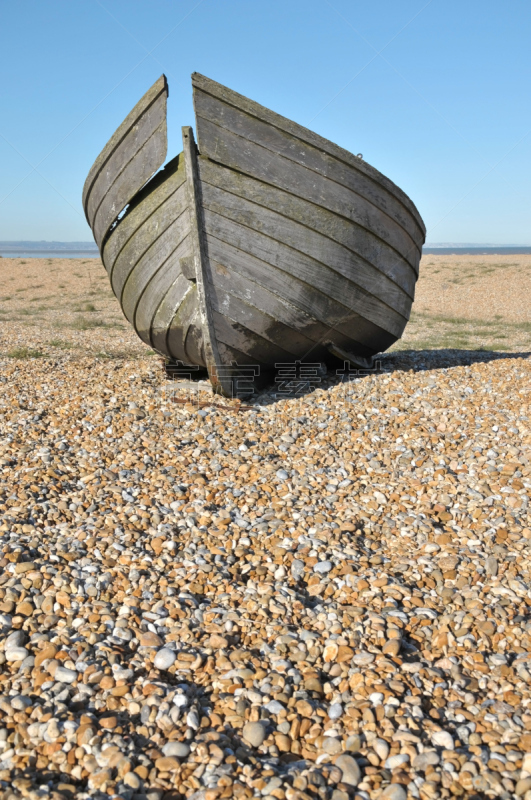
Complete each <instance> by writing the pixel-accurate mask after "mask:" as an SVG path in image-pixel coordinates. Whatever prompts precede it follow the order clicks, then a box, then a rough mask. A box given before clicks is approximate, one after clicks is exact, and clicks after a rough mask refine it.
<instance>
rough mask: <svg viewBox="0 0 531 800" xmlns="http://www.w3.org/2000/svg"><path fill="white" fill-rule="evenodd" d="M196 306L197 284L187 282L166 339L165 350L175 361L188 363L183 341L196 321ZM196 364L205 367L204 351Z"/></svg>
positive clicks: (197, 302)
mask: <svg viewBox="0 0 531 800" xmlns="http://www.w3.org/2000/svg"><path fill="white" fill-rule="evenodd" d="M198 304H199V298H198V292H197V284H195V283H190V282H188V289H187V291H186V294H185V295H184V297H183V300H182V302H181V304H180V306H179V308H178V309H177V312H176V313H175V315H174V317H173V319H172V321H171V324H170V327H169V328H168V332H167V337H166V348H167V350H168V352H169V354H170V357H171V358H174V359H175V360H176V361H184V362H185V363H190V362H189V360H188V358H189V357H188V353H187V352H186V347H185V341H186V336H187V333H188V328H189V327H190V325H191V324H192V323H193V322H195V321H196V320H197V316H198ZM198 363H199V365H200V366H203V367H204V366H206V360H205V354H204V351H203V359H202V360H201V361H199V362H198Z"/></svg>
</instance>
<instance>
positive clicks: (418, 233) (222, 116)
mask: <svg viewBox="0 0 531 800" xmlns="http://www.w3.org/2000/svg"><path fill="white" fill-rule="evenodd" d="M194 105H195V112H196V115H197V139H198V143H199V149H200V152H201V153H202V154H203V155H207V156H208V157H209V158H212V159H214V160H215V161H219V160H220V159H219V158H218V157H217V156H218V151H217V144H218V143H217V142H216V141H214V140H213V139H212V137H210V136H209V135H208V130H207V131H206V135H205V136H203V120H204V119H205V120H208V122H211V123H214V124H215V125H217V126H219V127H221V128H226V129H227V130H229V131H231V132H232V133H234V134H236V135H237V136H239V137H241V139H242V140H243V141H242V146H243V147H245V140H249V141H252V142H255V143H256V144H259V145H261V146H262V147H265V148H267V150H268V151H270V153H271V154H272V156H271V157H274V155H273V154H280V155H281V156H283V157H285V158H287V159H289V160H290V161H294V162H295V163H297V164H301V165H302V166H305V167H307V168H308V169H310V170H313V171H314V172H318V173H319V174H320V175H323V176H324V177H326V178H329V179H330V180H331V181H334V182H335V183H339V184H341V185H343V186H346V187H347V188H348V189H351V190H352V191H353V192H355V193H356V194H358V195H360V197H362V198H364V199H365V200H367V201H369V202H370V203H372V204H373V205H374V206H376V208H379V209H380V210H382V211H385V213H386V214H387V215H388V216H389V217H390V218H391V219H392V220H393V221H394V222H396V223H398V224H399V225H401V227H402V228H404V230H405V231H407V232H408V233H409V235H410V236H411V238H412V239H413V240H414V241H415V242H417V244H418V245H419V246H422V243H423V241H424V235H425V231H424V229H423V228H421V227H420V222H419V219H418V215H413V214H411V212H410V211H409V209H407V208H406V207H405V206H404V204H403V203H402V202H401V201H399V200H398V199H397V198H396V196H395V195H394V194H392V193H391V192H389V191H388V190H387V188H386V187H385V186H383V185H382V184H381V182H379V181H375V180H374V179H373V178H370V177H369V176H367V175H365V174H364V173H363V172H360V171H359V169H358V168H357V165H356V166H352V165H350V164H345V162H344V161H342V160H339V159H338V158H337V157H335V156H332V155H330V154H329V153H328V152H326V151H325V150H321V149H318V148H316V147H315V146H314V145H310V144H308V143H306V142H304V141H303V140H301V139H299V138H298V137H294V136H293V135H292V134H289V133H286V132H285V131H283V130H281V129H279V128H276V127H275V126H273V125H270V124H269V123H267V122H265V121H264V120H261V119H258V118H256V117H254V116H251V115H250V114H247V113H245V112H244V111H242V110H241V109H239V108H234V106H231V105H228V104H227V103H226V102H224V101H223V100H221V99H219V98H217V97H212V95H209V94H206V93H205V92H202V91H198V90H196V91H195V92H194ZM357 160H358V161H359V159H357Z"/></svg>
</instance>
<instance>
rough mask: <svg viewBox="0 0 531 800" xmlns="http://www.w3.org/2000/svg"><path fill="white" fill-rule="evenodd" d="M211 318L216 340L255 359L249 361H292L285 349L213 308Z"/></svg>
mask: <svg viewBox="0 0 531 800" xmlns="http://www.w3.org/2000/svg"><path fill="white" fill-rule="evenodd" d="M212 319H213V321H214V328H215V331H216V336H217V338H218V340H219V341H220V342H224V343H225V344H226V345H228V346H229V347H234V348H236V350H240V351H241V352H242V353H246V354H247V355H248V356H249V357H250V358H251V359H255V360H256V361H251V363H263V364H271V365H273V364H275V363H277V362H281V363H286V362H290V361H293V355H292V354H291V353H289V352H288V351H287V350H285V349H284V348H282V347H279V346H278V345H277V344H274V343H273V342H270V341H269V340H268V339H264V338H263V337H262V336H260V334H258V333H255V332H254V331H251V330H249V328H247V327H245V326H244V325H241V324H240V323H239V322H236V321H235V320H232V319H230V318H229V317H228V316H226V315H225V314H220V313H219V312H217V311H214V310H213V311H212Z"/></svg>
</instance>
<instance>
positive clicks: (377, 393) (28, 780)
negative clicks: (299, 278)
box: [0, 270, 531, 800]
mask: <svg viewBox="0 0 531 800" xmlns="http://www.w3.org/2000/svg"><path fill="white" fill-rule="evenodd" d="M44 271H45V270H43V273H44ZM17 279H18V278H17ZM45 280H46V279H45V278H44V279H43V283H44V282H45ZM102 283H103V282H102ZM43 291H44V290H43ZM72 291H74V290H72ZM83 291H85V288H84V289H83ZM86 291H87V292H88V291H89V289H86ZM93 291H94V290H93ZM98 291H100V290H98ZM101 291H103V289H102V290H101ZM94 296H95V297H98V295H94ZM82 300H83V302H85V301H86V298H85V297H83V298H82ZM95 302H99V300H97V301H95ZM102 302H103V301H102ZM105 302H106V303H107V302H108V300H107V299H106V300H105ZM105 309H106V310H105V314H109V315H111V316H112V314H113V313H114V314H115V318H116V319H117V320H118V322H117V326H118V327H116V328H113V327H112V326H111V323H110V322H107V323H106V325H107V327H108V330H107V328H106V327H105V326H104V325H103V324H102V325H100V326H97V329H96V330H95V331H94V336H95V337H96V339H97V349H98V353H99V352H100V351H101V350H102V348H103V349H104V351H105V352H104V354H103V356H98V355H96V354H91V353H90V352H89V354H88V355H87V354H85V353H83V352H82V351H80V350H79V349H77V350H76V349H75V348H74V349H72V348H68V347H66V345H65V343H64V342H65V340H64V337H66V336H67V334H66V333H64V329H62V333H61V336H62V337H63V338H61V340H60V341H61V342H62V344H61V345H59V344H56V345H50V347H51V348H52V349H51V350H50V349H48V350H47V349H46V348H47V345H46V342H47V341H48V338H49V330H51V329H52V328H53V324H52V323H51V322H50V321H49V320H47V321H46V325H45V324H44V322H43V323H42V325H41V326H40V323H39V321H38V319H37V321H33V322H32V325H33V326H34V329H35V335H34V336H33V338H32V336H31V331H32V327H31V324H30V322H31V321H30V322H28V321H27V320H26V321H24V320H23V321H22V322H19V321H17V320H16V319H13V320H9V319H7V320H6V321H4V322H1V323H0V324H1V326H2V342H1V344H2V352H3V353H4V355H3V357H2V358H1V359H0V383H1V386H0V389H1V391H0V559H1V560H0V567H1V571H0V797H1V798H2V800H15V798H30V799H31V800H41V799H42V800H48V799H49V800H63V798H64V799H65V800H70V798H74V797H75V798H80V800H85V799H88V798H97V800H103V798H123V800H183V799H184V798H193V800H218V798H219V800H221V799H222V798H233V797H234V798H255V797H261V798H265V800H273V798H275V799H276V800H308V799H309V798H312V799H313V798H316V799H317V798H320V799H322V800H412V799H413V798H415V799H417V798H418V799H419V800H436V799H437V798H452V797H457V798H474V799H475V800H480V799H481V798H503V800H513V798H523V799H524V800H531V555H530V546H531V522H530V519H529V495H530V492H531V462H530V444H531V362H530V360H529V358H528V354H523V353H521V352H515V353H511V352H505V353H501V354H500V353H488V352H479V351H478V352H475V351H466V352H464V351H463V352H458V351H455V350H452V351H437V350H435V351H433V352H431V351H429V350H422V351H420V350H418V351H410V352H403V353H402V352H394V353H390V354H389V355H387V356H384V357H383V358H382V359H381V364H380V368H379V369H378V370H377V371H375V372H374V373H371V374H364V375H358V376H353V377H351V380H349V381H348V382H345V381H343V380H341V376H338V375H336V374H332V373H330V372H329V373H328V374H327V375H324V374H323V375H322V376H321V378H320V381H319V383H318V385H316V386H315V387H313V388H312V390H311V391H308V392H306V393H303V394H302V395H301V396H296V397H291V398H290V397H282V396H280V397H279V395H278V392H276V393H275V387H271V388H270V389H269V390H266V391H264V392H263V393H262V394H261V395H259V396H258V397H257V398H256V399H255V400H254V401H253V402H252V403H251V404H250V406H251V407H250V408H247V407H243V406H241V405H240V403H239V402H238V401H236V400H234V401H231V400H225V399H222V398H213V396H212V395H211V393H210V391H209V389H208V387H207V386H206V385H205V384H203V383H201V382H199V383H197V384H196V385H195V387H194V388H193V389H190V387H189V386H188V385H187V384H186V383H185V382H183V383H182V384H181V383H179V381H176V382H170V381H169V380H168V379H167V377H166V375H165V373H164V371H163V369H162V367H161V364H160V362H159V360H158V358H157V357H156V356H153V355H146V351H147V348H144V347H143V345H141V343H136V340H135V339H134V336H133V334H132V333H129V331H128V329H122V328H121V327H120V325H121V324H122V321H121V319H120V315H119V310H118V308H117V305H116V308H115V309H114V311H112V307H111V305H109V307H108V308H107V306H106V307H105ZM10 313H11V314H13V316H15V313H16V310H15V309H14V307H13V308H11V311H10ZM65 313H67V312H66V310H64V311H61V312H60V311H58V312H57V315H58V317H59V316H61V317H64V314H65ZM90 313H91V312H90V311H87V310H86V308H85V310H84V311H83V314H84V317H83V319H87V314H89V315H90ZM111 316H109V318H107V317H105V320H107V319H111ZM39 326H40V327H39ZM46 326H48V327H46ZM43 331H44V332H43ZM72 335H73V336H74V337H75V341H76V342H77V344H76V346H77V347H78V348H79V347H82V343H83V339H85V340H86V341H87V349H88V350H89V351H90V348H91V347H96V345H93V344H91V339H92V336H93V332H92V330H91V329H90V326H89V328H88V329H83V331H82V332H80V330H79V326H78V327H77V329H75V333H73V334H72ZM106 336H107V337H108V342H109V343H108V346H107V347H106V346H105V337H106ZM10 337H13V339H14V341H15V343H16V345H17V347H18V348H21V347H23V346H24V345H25V344H26V345H27V347H32V346H34V342H35V340H36V341H37V343H38V344H39V345H40V346H42V351H43V352H39V354H38V357H37V355H36V357H31V353H30V354H29V356H28V354H27V353H26V357H14V356H13V354H11V355H8V350H9V345H8V344H6V342H8V340H10ZM25 337H26V338H25ZM47 337H48V338H47ZM128 337H129V338H128ZM129 340H130V341H129ZM54 341H55V340H54ZM57 341H59V340H57ZM92 341H93V340H92ZM53 348H55V349H53ZM113 348H115V350H114V351H113ZM120 348H122V350H123V349H124V348H125V349H127V348H129V349H128V350H127V352H126V353H125V354H121V353H120ZM109 354H111V355H112V357H110V356H109Z"/></svg>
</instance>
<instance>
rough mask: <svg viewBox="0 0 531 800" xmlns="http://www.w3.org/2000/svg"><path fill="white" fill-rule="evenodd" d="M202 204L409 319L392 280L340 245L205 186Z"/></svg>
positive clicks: (409, 300)
mask: <svg viewBox="0 0 531 800" xmlns="http://www.w3.org/2000/svg"><path fill="white" fill-rule="evenodd" d="M203 205H204V208H205V209H208V210H209V211H212V212H215V213H216V214H218V215H220V216H223V217H225V218H226V219H230V220H232V221H233V222H237V223H238V224H239V225H242V226H245V227H246V228H247V229H249V231H251V232H254V231H260V233H262V234H263V235H265V236H269V237H271V239H273V240H275V241H276V242H281V243H282V244H285V245H286V246H287V247H290V248H291V249H292V250H296V251H297V252H299V253H303V254H304V255H307V256H309V257H310V258H313V259H314V260H315V261H319V262H320V263H321V264H323V265H325V266H326V267H328V268H329V269H330V270H333V271H334V272H337V273H339V274H340V275H342V276H343V277H344V278H346V279H347V280H348V281H351V282H352V283H353V284H355V285H356V286H359V287H360V288H361V289H363V290H364V291H365V292H367V293H368V294H369V295H372V296H373V297H375V298H377V299H378V300H381V301H383V302H384V303H385V304H386V305H387V306H389V307H390V308H392V309H393V310H394V311H396V312H398V313H399V314H401V315H402V316H403V317H406V318H407V317H408V316H409V313H410V311H411V303H412V298H411V297H410V296H409V295H407V294H406V293H405V292H404V290H403V289H402V288H401V287H400V286H398V285H397V284H396V283H395V282H394V281H392V280H390V279H389V278H388V277H387V276H386V275H384V274H383V273H382V272H379V271H378V270H377V269H375V268H374V267H373V266H372V265H370V264H367V262H366V261H363V260H362V259H360V258H358V257H357V256H355V255H354V254H353V253H352V251H350V250H347V248H345V247H343V245H340V244H336V242H333V241H331V240H330V239H327V238H326V237H325V236H323V235H322V234H320V233H317V232H316V231H312V230H311V229H310V228H306V227H305V226H304V225H301V224H300V223H298V222H294V221H293V220H290V219H288V218H287V217H284V216H282V215H281V214H277V213H276V212H275V211H270V210H269V209H266V208H263V207H262V206H258V205H256V204H255V203H251V202H250V201H248V200H246V199H244V198H242V197H238V196H237V195H234V194H230V193H229V192H225V191H224V190H223V189H218V188H217V187H214V186H211V185H210V184H207V183H204V184H203ZM251 235H252V233H251ZM288 263H289V262H288Z"/></svg>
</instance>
